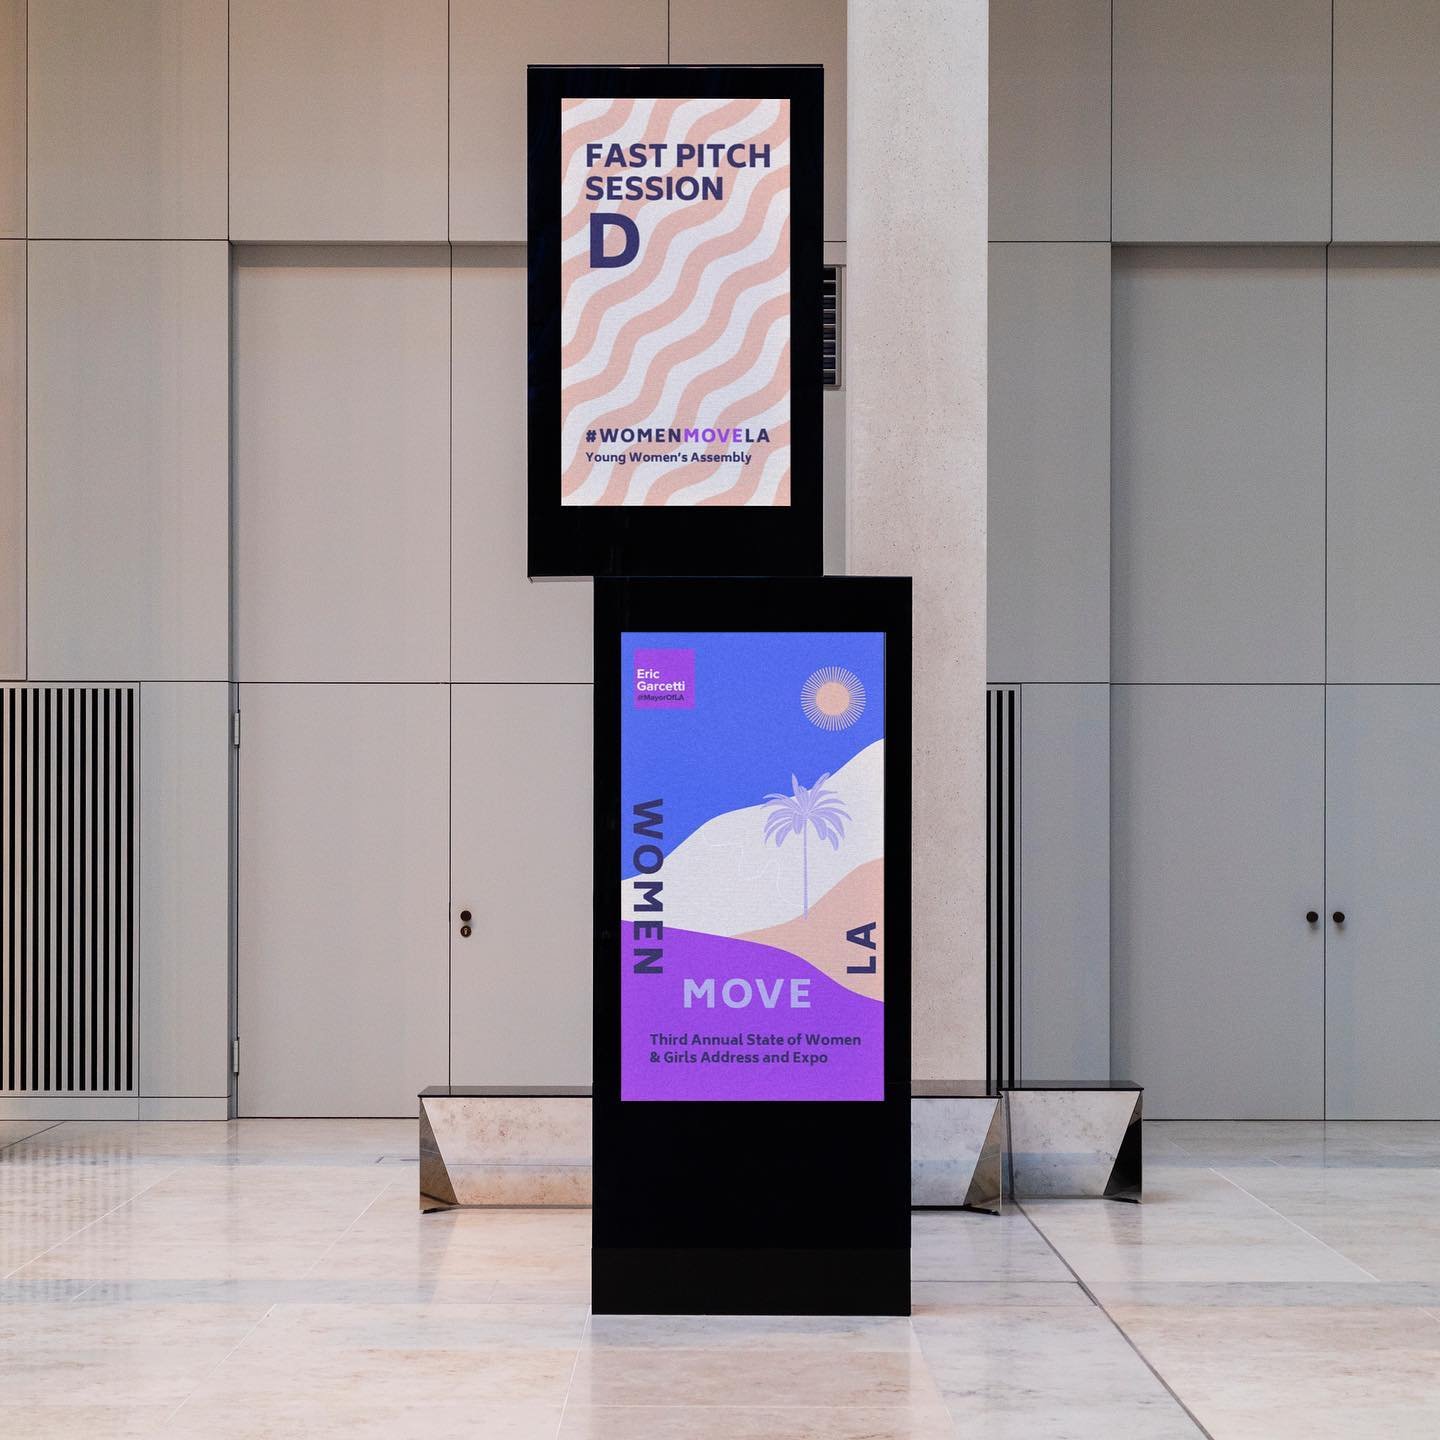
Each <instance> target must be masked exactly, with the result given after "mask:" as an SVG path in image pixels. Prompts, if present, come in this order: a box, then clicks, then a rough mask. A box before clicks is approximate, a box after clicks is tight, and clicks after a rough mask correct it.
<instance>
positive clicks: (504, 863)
mask: <svg viewBox="0 0 1440 1440" xmlns="http://www.w3.org/2000/svg"><path fill="white" fill-rule="evenodd" d="M450 696H451V721H452V735H453V757H452V763H453V766H454V770H453V779H452V786H451V807H450V839H451V845H450V866H451V881H450V909H451V925H450V1075H451V1080H452V1083H454V1084H456V1085H517V1086H531V1085H588V1084H589V1083H590V990H591V971H592V964H593V955H592V946H591V935H592V931H593V929H594V917H593V914H592V910H591V903H590V890H591V845H590V835H591V829H590V795H591V786H590V751H591V743H590V731H591V720H590V715H591V687H590V686H589V685H454V686H452V687H451V691H450ZM516 736H523V737H524V744H523V745H516V744H515V743H514V739H515V737H516ZM507 747H508V748H507ZM465 913H468V914H469V915H470V917H471V920H470V924H469V929H470V933H469V934H468V935H466V934H464V933H462V930H461V926H462V924H464V922H463V921H462V919H461V916H462V915H463V914H465Z"/></svg>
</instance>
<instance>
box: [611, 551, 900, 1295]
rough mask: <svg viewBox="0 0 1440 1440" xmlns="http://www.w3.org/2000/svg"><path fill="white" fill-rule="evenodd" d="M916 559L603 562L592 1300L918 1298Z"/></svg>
mask: <svg viewBox="0 0 1440 1440" xmlns="http://www.w3.org/2000/svg"><path fill="white" fill-rule="evenodd" d="M910 663H911V662H910V581H909V580H908V579H858V578H857V579H839V578H836V579H811V580H796V579H765V580H719V579H705V580H700V579H695V580H684V579H681V580H675V579H665V580H660V579H642V580H601V581H598V582H597V584H596V596H595V880H594V904H595V1086H594V1131H595V1133H594V1166H595V1170H594V1180H595V1187H594V1266H593V1277H594V1278H593V1306H594V1309H595V1310H596V1312H597V1313H615V1312H662V1313H665V1312H668V1313H675V1312H712V1313H735V1314H806V1313H810V1314H892V1315H899V1314H908V1313H909V1307H910V1263H909V1255H910V954H909V945H910V924H909V915H910V862H909V844H910Z"/></svg>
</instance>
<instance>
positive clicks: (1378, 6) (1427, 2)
mask: <svg viewBox="0 0 1440 1440" xmlns="http://www.w3.org/2000/svg"><path fill="white" fill-rule="evenodd" d="M1437 65H1440V5H1437V4H1436V3H1435V0H1335V238H1336V239H1337V240H1381V241H1416V240H1440V186H1437V185H1436V184H1435V176H1436V173H1437V170H1440V85H1437V83H1436V78H1435V76H1436V67H1437Z"/></svg>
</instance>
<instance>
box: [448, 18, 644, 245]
mask: <svg viewBox="0 0 1440 1440" xmlns="http://www.w3.org/2000/svg"><path fill="white" fill-rule="evenodd" d="M665 12H666V3H665V0H585V3H582V4H557V3H553V0H552V3H544V4H529V5H526V4H519V5H506V4H497V3H495V0H450V238H451V239H452V240H511V241H519V240H524V239H525V124H526V119H525V90H526V82H525V67H526V66H527V65H663V64H664V63H665V35H666V13H665Z"/></svg>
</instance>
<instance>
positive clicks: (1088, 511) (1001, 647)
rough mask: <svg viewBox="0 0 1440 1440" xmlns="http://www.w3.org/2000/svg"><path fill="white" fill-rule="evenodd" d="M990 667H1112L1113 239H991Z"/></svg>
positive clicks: (1032, 670) (1052, 675)
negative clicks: (1008, 241) (1058, 241)
mask: <svg viewBox="0 0 1440 1440" xmlns="http://www.w3.org/2000/svg"><path fill="white" fill-rule="evenodd" d="M989 323H990V352H989V396H990V416H989V421H990V445H989V454H990V486H989V537H988V544H989V555H988V564H987V566H986V569H987V572H988V574H989V577H990V581H989V591H990V593H989V614H990V634H989V652H990V679H991V681H992V682H996V683H1011V682H1014V681H1019V680H1024V681H1033V680H1095V681H1103V680H1108V679H1109V678H1110V247H1109V246H1108V245H1075V244H1069V245H1049V244H1037V243H1030V244H1016V245H1010V244H992V245H991V247H990V322H989Z"/></svg>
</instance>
